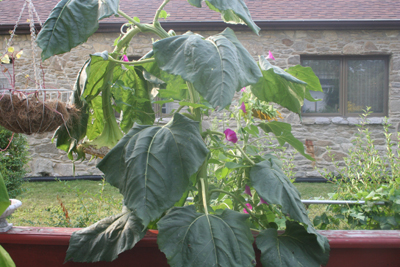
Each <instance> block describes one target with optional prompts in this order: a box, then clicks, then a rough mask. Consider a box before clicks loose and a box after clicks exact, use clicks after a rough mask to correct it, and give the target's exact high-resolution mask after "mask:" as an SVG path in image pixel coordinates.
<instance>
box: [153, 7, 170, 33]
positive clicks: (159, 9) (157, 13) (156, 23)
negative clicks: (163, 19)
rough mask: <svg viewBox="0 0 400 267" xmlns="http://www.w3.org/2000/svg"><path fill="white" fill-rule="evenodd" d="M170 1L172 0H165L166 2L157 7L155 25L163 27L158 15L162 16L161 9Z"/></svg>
mask: <svg viewBox="0 0 400 267" xmlns="http://www.w3.org/2000/svg"><path fill="white" fill-rule="evenodd" d="M169 1H170V0H164V2H163V3H162V4H161V6H160V7H159V8H158V9H157V12H156V15H155V16H154V19H153V25H154V26H155V27H158V26H160V27H161V25H160V22H158V17H159V16H160V13H161V11H162V10H163V9H164V7H165V6H166V5H167V4H168V2H169Z"/></svg>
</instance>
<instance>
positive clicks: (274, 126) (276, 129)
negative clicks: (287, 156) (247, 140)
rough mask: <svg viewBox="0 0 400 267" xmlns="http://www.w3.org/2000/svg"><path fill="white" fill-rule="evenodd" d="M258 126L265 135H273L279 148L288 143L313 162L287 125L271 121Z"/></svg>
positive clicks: (290, 127)
mask: <svg viewBox="0 0 400 267" xmlns="http://www.w3.org/2000/svg"><path fill="white" fill-rule="evenodd" d="M258 126H259V127H260V128H261V129H263V130H264V132H266V133H273V134H274V135H275V137H276V139H277V140H278V142H279V144H280V145H281V146H283V145H284V144H285V143H288V144H289V145H291V146H292V147H293V148H294V149H296V150H297V151H298V152H299V153H300V154H302V155H303V156H304V157H306V158H308V159H309V160H314V159H313V158H312V157H311V156H310V155H308V154H306V153H305V152H304V145H303V143H302V142H300V141H299V140H298V139H296V137H294V136H293V134H292V126H291V125H290V124H289V123H285V122H279V121H271V122H265V123H264V122H263V123H260V124H258Z"/></svg>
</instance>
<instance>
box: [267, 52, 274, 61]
mask: <svg viewBox="0 0 400 267" xmlns="http://www.w3.org/2000/svg"><path fill="white" fill-rule="evenodd" d="M268 58H271V59H273V60H275V58H274V56H273V55H272V53H271V51H268V56H267V59H268Z"/></svg>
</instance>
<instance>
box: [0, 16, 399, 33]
mask: <svg viewBox="0 0 400 267" xmlns="http://www.w3.org/2000/svg"><path fill="white" fill-rule="evenodd" d="M255 23H256V24H257V25H258V26H259V27H260V28H261V30H268V31H273V30H399V29H400V19H399V20H398V19H393V20H263V21H255ZM122 24H123V23H122V22H100V27H99V29H98V30H97V32H101V33H106V32H119V31H120V27H121V25H122ZM161 25H162V26H163V27H164V28H165V29H174V30H175V31H188V30H191V31H215V30H223V29H225V28H226V27H231V28H232V29H234V30H237V31H241V30H242V31H249V30H250V29H249V28H248V27H247V26H246V25H235V24H227V23H224V22H222V21H175V22H174V21H164V22H161ZM35 26H36V29H38V30H39V29H40V26H39V25H35ZM13 28H14V25H12V24H2V25H0V35H7V34H9V32H10V30H12V29H13ZM17 34H30V29H29V24H20V25H19V26H18V28H17Z"/></svg>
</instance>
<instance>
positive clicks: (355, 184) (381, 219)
mask: <svg viewBox="0 0 400 267" xmlns="http://www.w3.org/2000/svg"><path fill="white" fill-rule="evenodd" d="M370 113H371V112H370V109H369V108H367V110H364V114H363V115H361V119H362V120H361V124H360V125H358V135H357V136H356V138H355V139H354V140H353V145H354V148H352V149H349V156H348V157H347V158H344V163H345V166H344V167H339V164H338V163H337V162H334V163H335V167H336V170H337V171H338V173H339V175H338V176H336V177H335V176H333V174H332V173H330V174H329V175H328V177H330V178H332V179H333V180H334V181H335V182H336V183H337V185H338V189H337V192H336V193H334V194H331V196H332V199H334V200H356V201H365V204H363V205H360V204H356V205H330V206H328V210H329V211H330V212H329V213H324V214H323V215H321V216H317V217H316V218H315V219H314V225H316V226H318V227H319V228H322V229H326V228H332V227H334V225H339V224H342V226H343V223H346V224H348V227H349V228H351V229H400V189H399V184H400V160H399V154H398V151H399V140H400V134H397V137H396V138H393V136H392V135H393V134H392V133H390V132H389V127H390V126H391V125H390V124H388V122H387V119H385V122H384V125H383V128H384V134H385V137H386V138H385V139H386V151H385V152H382V151H379V150H378V149H377V147H376V146H375V144H374V140H373V138H372V136H371V132H370V130H369V129H368V128H367V127H366V124H367V122H368V118H367V117H368V115H369V114H370ZM332 158H333V157H332ZM332 161H333V160H332ZM379 201H380V202H384V205H376V202H379ZM328 214H331V215H328ZM332 214H333V215H332Z"/></svg>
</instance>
